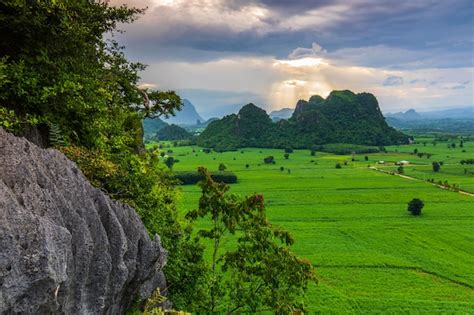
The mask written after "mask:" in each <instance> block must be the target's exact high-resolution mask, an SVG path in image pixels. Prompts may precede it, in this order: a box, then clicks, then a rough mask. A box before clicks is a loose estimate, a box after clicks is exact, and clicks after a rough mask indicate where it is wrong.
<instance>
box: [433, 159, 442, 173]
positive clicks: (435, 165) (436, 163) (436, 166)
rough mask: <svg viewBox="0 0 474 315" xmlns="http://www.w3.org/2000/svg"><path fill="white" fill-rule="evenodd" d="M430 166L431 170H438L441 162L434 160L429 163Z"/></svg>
mask: <svg viewBox="0 0 474 315" xmlns="http://www.w3.org/2000/svg"><path fill="white" fill-rule="evenodd" d="M431 166H432V168H433V172H439V170H440V168H441V164H440V163H438V162H436V161H435V162H433V163H431Z"/></svg>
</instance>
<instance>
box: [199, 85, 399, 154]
mask: <svg viewBox="0 0 474 315" xmlns="http://www.w3.org/2000/svg"><path fill="white" fill-rule="evenodd" d="M407 142H408V136H406V135H404V134H402V133H401V132H398V131H396V130H395V129H393V128H391V127H389V126H388V125H387V123H386V122H385V119H384V117H383V115H382V113H381V111H380V108H379V105H378V102H377V100H376V98H375V97H374V96H373V95H372V94H369V93H360V94H354V93H352V92H351V91H333V92H331V94H330V95H329V96H328V97H327V98H326V99H323V98H322V97H320V96H317V95H315V96H312V97H311V98H310V99H309V101H304V100H300V101H298V103H297V105H296V108H295V111H294V113H293V115H292V116H291V118H290V119H288V120H280V121H278V122H276V123H273V122H272V121H271V119H270V117H269V116H268V115H267V113H266V112H265V111H264V110H262V109H260V108H258V107H257V106H255V105H253V104H248V105H245V106H244V107H242V109H241V110H240V111H239V113H238V114H236V115H235V114H233V115H229V116H226V117H224V118H223V119H221V120H218V121H214V122H212V123H211V124H209V126H208V127H207V129H206V130H204V132H203V133H202V134H201V135H200V137H199V138H198V144H199V145H202V146H205V147H213V148H215V149H217V150H235V149H237V148H239V147H245V146H252V147H265V148H285V147H293V148H308V149H310V148H312V147H314V146H316V145H323V144H327V143H352V144H360V145H370V146H382V145H389V144H401V143H407Z"/></svg>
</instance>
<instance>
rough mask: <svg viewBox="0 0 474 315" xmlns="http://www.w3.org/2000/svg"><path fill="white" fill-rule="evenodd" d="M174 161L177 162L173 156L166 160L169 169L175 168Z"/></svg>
mask: <svg viewBox="0 0 474 315" xmlns="http://www.w3.org/2000/svg"><path fill="white" fill-rule="evenodd" d="M174 163H176V160H175V158H174V157H172V156H168V157H167V158H166V160H165V164H166V166H168V168H169V169H172V168H173V165H174Z"/></svg>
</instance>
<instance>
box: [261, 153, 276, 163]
mask: <svg viewBox="0 0 474 315" xmlns="http://www.w3.org/2000/svg"><path fill="white" fill-rule="evenodd" d="M263 162H265V164H275V158H274V157H273V156H271V155H270V156H267V157H265V158H264V159H263Z"/></svg>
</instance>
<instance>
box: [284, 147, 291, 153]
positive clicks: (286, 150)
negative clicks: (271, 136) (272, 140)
mask: <svg viewBox="0 0 474 315" xmlns="http://www.w3.org/2000/svg"><path fill="white" fill-rule="evenodd" d="M285 153H293V149H292V148H285Z"/></svg>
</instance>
